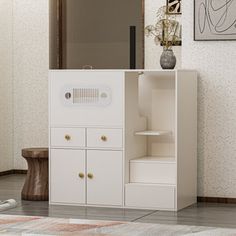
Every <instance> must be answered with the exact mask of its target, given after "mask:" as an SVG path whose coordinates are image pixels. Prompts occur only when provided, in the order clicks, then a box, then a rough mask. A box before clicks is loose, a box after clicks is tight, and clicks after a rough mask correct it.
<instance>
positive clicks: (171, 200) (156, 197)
mask: <svg viewBox="0 0 236 236" xmlns="http://www.w3.org/2000/svg"><path fill="white" fill-rule="evenodd" d="M125 205H126V206H128V207H137V208H146V209H161V210H175V187H174V186H161V185H155V184H133V183H131V184H126V186H125Z"/></svg>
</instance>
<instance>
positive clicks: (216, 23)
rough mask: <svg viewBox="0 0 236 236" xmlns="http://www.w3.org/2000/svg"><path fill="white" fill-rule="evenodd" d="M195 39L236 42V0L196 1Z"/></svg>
mask: <svg viewBox="0 0 236 236" xmlns="http://www.w3.org/2000/svg"><path fill="white" fill-rule="evenodd" d="M194 39H195V40H197V41H198V40H199V41H201V40H202V41H207V40H212V41H214V40H236V0H195V1H194Z"/></svg>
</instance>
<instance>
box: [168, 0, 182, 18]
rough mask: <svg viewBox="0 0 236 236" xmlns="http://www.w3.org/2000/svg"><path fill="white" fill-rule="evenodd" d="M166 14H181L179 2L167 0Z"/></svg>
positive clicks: (178, 0) (177, 0) (179, 0)
mask: <svg viewBox="0 0 236 236" xmlns="http://www.w3.org/2000/svg"><path fill="white" fill-rule="evenodd" d="M166 6H167V14H175V15H177V14H181V0H167V3H166Z"/></svg>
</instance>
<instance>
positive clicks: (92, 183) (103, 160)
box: [87, 150, 123, 206]
mask: <svg viewBox="0 0 236 236" xmlns="http://www.w3.org/2000/svg"><path fill="white" fill-rule="evenodd" d="M122 163H123V161H122V151H98V150H89V151H87V174H88V178H87V203H88V204H92V205H114V206H115V205H122V202H123V178H122V176H123V173H122V170H123V168H122V166H123V164H122Z"/></svg>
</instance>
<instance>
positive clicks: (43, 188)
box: [21, 148, 48, 201]
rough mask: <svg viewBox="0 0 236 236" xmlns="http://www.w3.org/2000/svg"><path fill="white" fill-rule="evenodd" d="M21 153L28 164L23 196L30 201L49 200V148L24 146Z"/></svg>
mask: <svg viewBox="0 0 236 236" xmlns="http://www.w3.org/2000/svg"><path fill="white" fill-rule="evenodd" d="M21 153H22V156H23V157H24V158H25V160H26V161H27V164H28V171H27V176H26V180H25V183H24V187H23V189H22V192H21V198H22V199H23V200H29V201H47V200H48V148H24V149H22V151H21Z"/></svg>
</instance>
